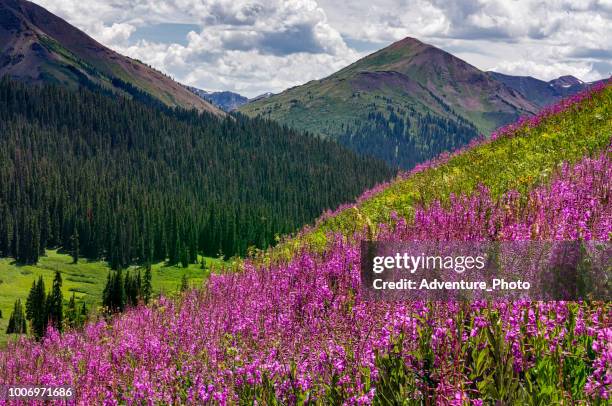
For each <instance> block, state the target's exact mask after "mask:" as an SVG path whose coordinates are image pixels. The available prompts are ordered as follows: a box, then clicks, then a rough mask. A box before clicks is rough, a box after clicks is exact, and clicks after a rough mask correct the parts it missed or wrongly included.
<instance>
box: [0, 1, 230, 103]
mask: <svg viewBox="0 0 612 406" xmlns="http://www.w3.org/2000/svg"><path fill="white" fill-rule="evenodd" d="M0 51H1V54H0V76H4V75H8V76H11V77H13V78H15V79H19V80H22V81H26V82H30V83H43V82H52V83H57V84H61V85H63V86H67V87H71V88H77V87H78V86H86V87H90V88H92V87H98V88H101V89H104V90H106V91H110V92H115V93H119V94H123V95H128V96H130V97H134V98H139V99H147V98H152V99H154V100H156V101H159V102H162V103H164V104H165V105H168V106H181V107H185V108H196V109H198V110H201V111H209V112H213V113H215V114H219V115H222V114H224V113H223V112H222V111H220V110H219V109H218V108H217V107H215V106H213V105H211V104H210V103H208V102H206V101H205V100H203V99H201V98H199V97H197V96H196V95H194V94H193V93H191V92H189V91H188V90H187V89H185V87H184V86H182V85H180V84H179V83H177V82H175V81H174V80H172V79H171V78H170V77H168V76H166V75H164V74H163V73H161V72H158V71H156V70H154V69H152V68H151V67H149V66H147V65H145V64H143V63H141V62H139V61H136V60H134V59H130V58H128V57H125V56H123V55H120V54H118V53H116V52H115V51H112V50H111V49H109V48H107V47H105V46H103V45H102V44H100V43H98V42H97V41H95V40H94V39H92V38H91V37H89V36H88V35H87V34H85V33H84V32H82V31H80V30H79V29H77V28H75V27H73V26H72V25H70V24H68V23H67V22H66V21H64V20H62V19H61V18H59V17H57V16H55V15H53V14H51V13H49V12H48V11H47V10H45V9H44V8H42V7H40V6H38V5H36V4H34V3H31V2H29V1H22V0H0Z"/></svg>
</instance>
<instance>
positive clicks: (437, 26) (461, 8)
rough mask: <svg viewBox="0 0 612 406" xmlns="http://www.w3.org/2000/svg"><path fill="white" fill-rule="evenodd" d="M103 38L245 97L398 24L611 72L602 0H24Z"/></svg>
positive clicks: (545, 63) (521, 62) (343, 55)
mask: <svg viewBox="0 0 612 406" xmlns="http://www.w3.org/2000/svg"><path fill="white" fill-rule="evenodd" d="M34 1H35V2H36V3H37V4H39V5H41V6H43V7H45V8H47V9H48V10H49V11H51V12H53V13H55V14H57V15H59V16H60V17H62V18H64V19H66V20H67V21H68V22H70V23H71V24H73V25H75V26H77V27H78V28H80V29H82V30H83V31H85V32H86V33H87V34H89V35H90V36H92V37H93V38H95V39H96V40H98V41H99V42H101V43H102V44H104V45H106V46H108V47H110V48H112V49H114V50H116V51H118V52H120V53H122V54H125V55H128V56H130V57H132V58H136V59H139V60H141V61H143V62H146V63H148V64H150V65H152V66H153V67H155V68H157V69H159V70H161V71H163V72H165V73H168V74H169V75H171V76H172V77H173V78H174V79H176V80H178V81H180V82H182V83H184V84H187V85H191V86H196V87H199V88H201V89H205V90H209V91H219V90H231V91H234V92H238V93H241V94H243V95H245V96H247V97H254V96H257V95H259V94H262V93H265V92H280V91H282V90H284V89H286V88H288V87H291V86H296V85H299V84H302V83H305V82H307V81H309V80H313V79H320V78H323V77H325V76H327V75H329V74H331V73H333V72H335V71H337V70H339V69H341V68H342V67H344V66H346V65H348V64H350V63H352V62H354V61H356V60H358V59H359V58H361V57H363V56H365V55H367V54H369V53H372V52H374V51H376V50H378V49H380V48H383V47H385V46H387V45H389V44H391V43H393V42H394V41H397V40H400V39H402V38H405V37H407V36H410V37H415V38H418V39H420V40H421V41H423V42H426V43H429V44H432V45H435V46H437V47H439V48H442V49H444V50H445V51H448V52H450V53H452V54H454V55H456V56H458V57H460V58H461V59H463V60H465V61H467V62H469V63H471V64H472V65H474V66H476V67H478V68H480V69H482V70H495V71H498V72H501V73H507V74H512V75H531V76H534V77H537V78H539V79H544V80H550V79H553V78H556V77H558V76H561V75H574V76H576V77H578V78H580V79H582V80H585V81H591V80H596V79H601V78H604V77H608V76H610V75H611V74H612V0H592V1H581V0H547V1H541V0H540V1H533V0H458V1H448V0H34Z"/></svg>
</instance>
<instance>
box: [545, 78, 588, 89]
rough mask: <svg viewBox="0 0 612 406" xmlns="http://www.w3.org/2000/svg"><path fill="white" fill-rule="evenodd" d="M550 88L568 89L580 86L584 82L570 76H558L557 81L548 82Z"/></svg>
mask: <svg viewBox="0 0 612 406" xmlns="http://www.w3.org/2000/svg"><path fill="white" fill-rule="evenodd" d="M548 83H550V84H551V85H552V86H560V87H565V88H567V87H570V86H582V85H583V84H584V82H583V81H582V80H580V79H578V78H577V77H575V76H572V75H565V76H560V77H558V78H557V79H553V80H551V81H549V82H548Z"/></svg>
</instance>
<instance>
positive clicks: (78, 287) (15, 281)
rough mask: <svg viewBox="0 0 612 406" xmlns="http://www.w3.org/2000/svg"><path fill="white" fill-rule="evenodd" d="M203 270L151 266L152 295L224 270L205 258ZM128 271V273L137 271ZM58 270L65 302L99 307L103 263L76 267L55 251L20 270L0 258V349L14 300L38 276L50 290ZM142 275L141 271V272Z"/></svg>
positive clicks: (194, 283)
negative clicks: (213, 270)
mask: <svg viewBox="0 0 612 406" xmlns="http://www.w3.org/2000/svg"><path fill="white" fill-rule="evenodd" d="M205 262H206V269H205V270H203V269H201V267H200V265H199V264H191V265H189V267H188V268H182V267H180V266H166V265H165V264H164V263H158V264H155V265H153V266H152V271H153V290H154V291H155V292H156V293H166V294H168V293H172V292H176V291H178V290H179V287H180V284H181V279H182V277H183V275H187V278H188V279H189V283H190V285H191V286H199V285H200V284H201V283H202V281H203V280H204V278H206V277H207V275H208V274H209V273H210V271H211V267H212V268H213V269H217V270H219V269H220V268H221V267H222V266H228V265H229V263H226V262H224V261H222V260H220V259H217V258H205ZM137 269H138V267H136V266H133V267H130V268H129V270H137ZM56 270H59V271H60V272H61V274H62V279H63V286H62V287H63V293H64V299H65V300H66V302H67V301H68V300H69V299H70V297H71V296H72V293H73V292H74V293H75V297H76V298H77V301H78V302H79V303H81V302H83V301H84V302H85V303H87V306H88V308H90V309H91V308H92V307H93V308H95V307H97V306H99V305H100V304H101V301H102V291H103V289H104V285H105V283H106V277H107V275H108V272H109V271H110V268H109V266H108V264H107V263H105V262H93V261H92V262H90V261H85V260H82V261H80V262H79V263H78V264H73V263H72V257H70V256H69V255H67V254H62V253H58V252H57V251H54V250H50V251H47V255H46V256H44V257H41V258H40V261H39V263H38V264H37V265H25V266H20V265H17V264H15V261H14V260H13V259H12V258H0V311H2V316H3V317H2V318H1V319H0V345H2V344H4V343H5V342H6V340H7V336H6V334H5V331H6V326H7V324H8V319H9V317H10V315H11V311H12V309H13V304H14V303H15V300H17V299H21V301H22V303H24V302H25V300H26V298H27V296H28V292H29V290H30V288H31V286H32V282H33V281H34V280H37V279H38V278H39V277H40V276H42V277H43V279H44V281H45V286H46V287H47V289H51V284H52V281H53V276H54V274H55V271H56ZM142 272H143V274H144V270H142Z"/></svg>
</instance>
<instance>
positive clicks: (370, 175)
mask: <svg viewBox="0 0 612 406" xmlns="http://www.w3.org/2000/svg"><path fill="white" fill-rule="evenodd" d="M391 176H393V171H392V170H391V169H389V168H388V167H387V166H386V165H385V164H384V163H382V162H381V161H377V160H373V159H370V158H364V157H360V156H358V155H357V154H355V153H353V152H350V151H348V150H346V149H345V148H343V147H341V146H339V145H337V144H335V143H333V142H330V141H325V140H321V139H318V138H316V137H311V136H309V135H307V134H303V133H300V132H297V131H294V130H291V129H288V128H287V127H284V126H280V125H278V124H276V123H274V122H271V121H269V120H265V119H250V118H247V117H245V116H242V115H234V116H228V117H225V118H219V117H215V116H213V115H209V114H206V113H197V112H195V111H186V110H181V109H169V108H164V109H162V108H156V107H155V106H152V105H147V104H145V103H142V102H139V101H138V100H129V99H127V98H123V97H119V96H115V97H112V96H111V95H109V94H107V93H105V92H96V91H92V90H89V89H85V88H81V89H79V90H78V91H71V90H68V89H64V88H61V87H58V86H54V85H45V86H27V85H24V84H20V83H16V82H14V81H11V80H9V79H6V78H4V79H2V80H1V81H0V256H11V257H14V258H16V259H17V261H18V262H20V263H26V264H32V263H36V262H37V260H38V258H39V256H40V255H43V254H44V251H45V249H47V248H59V249H60V250H63V251H65V252H70V253H71V254H72V255H73V257H74V260H75V262H76V261H78V260H79V258H87V259H92V260H101V259H103V260H107V261H108V262H109V264H110V265H111V267H112V268H113V269H119V268H122V267H126V266H128V265H130V264H133V263H141V264H147V263H153V262H159V261H164V260H167V261H168V262H169V263H170V264H176V263H179V262H182V263H183V264H185V263H194V262H195V261H196V260H197V256H198V254H202V255H206V256H217V255H222V256H226V257H228V256H232V255H236V254H237V255H244V254H245V253H246V252H247V250H248V249H249V248H250V247H257V248H266V247H267V246H269V245H270V244H273V243H274V241H275V238H276V236H277V235H279V234H286V233H290V232H293V231H295V230H296V229H298V228H299V227H301V226H302V225H303V224H305V223H308V222H310V221H312V220H313V219H314V218H316V217H317V216H318V215H319V214H320V213H321V212H322V211H323V210H325V209H327V208H334V207H336V206H337V205H339V204H341V203H343V202H345V201H349V200H351V199H353V198H354V197H355V196H357V195H358V194H360V193H361V192H362V191H363V190H364V189H366V188H368V187H370V186H372V185H374V184H375V183H377V182H380V181H382V180H385V179H388V178H390V177H391Z"/></svg>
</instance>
